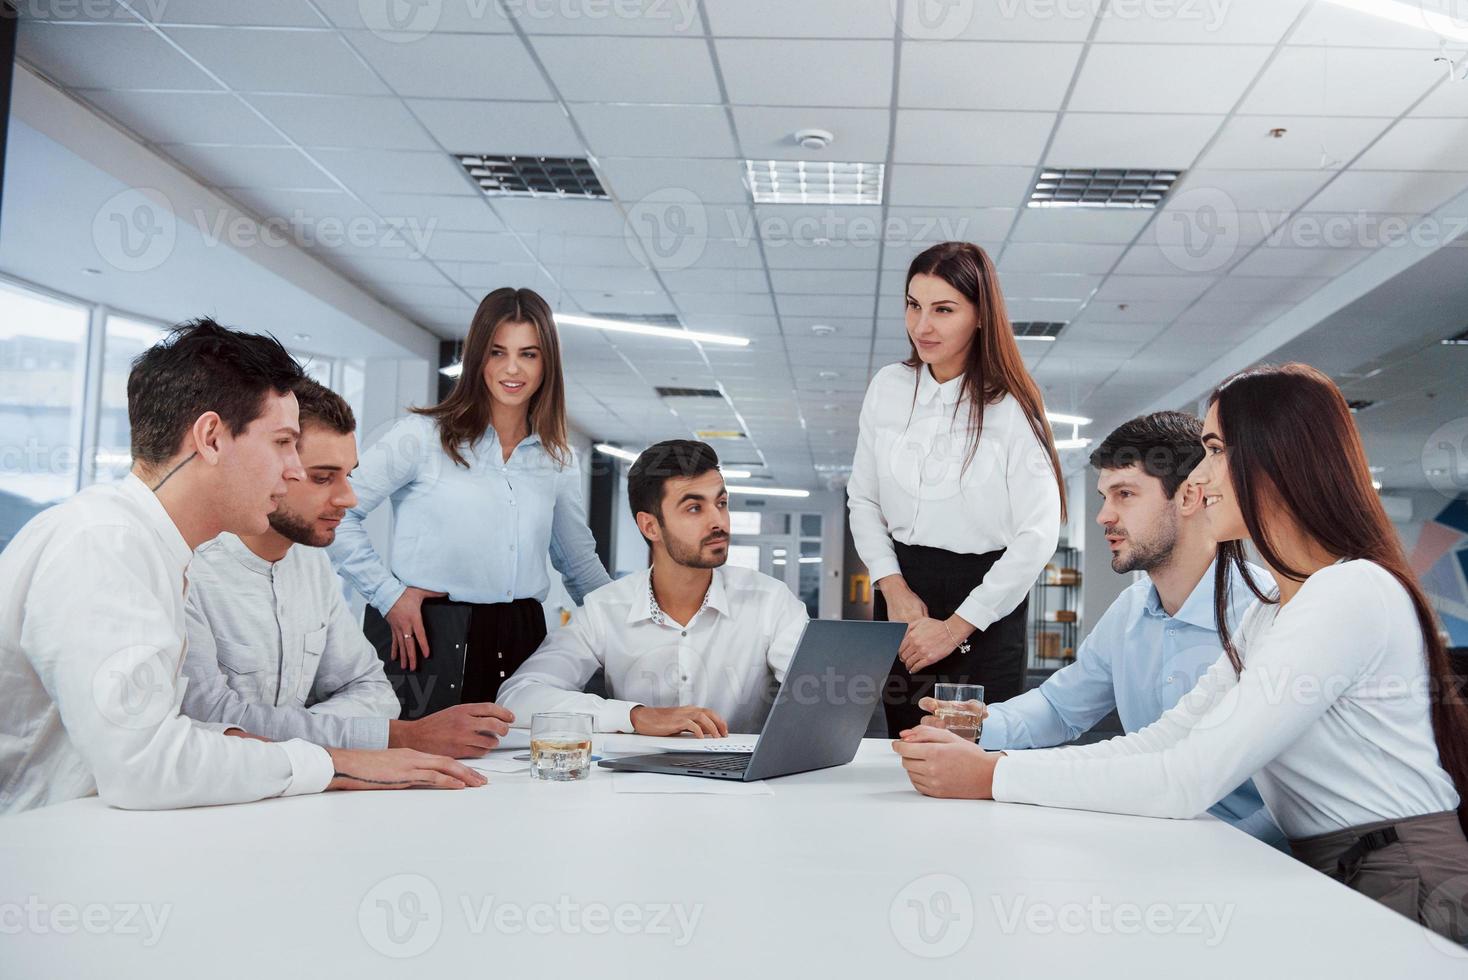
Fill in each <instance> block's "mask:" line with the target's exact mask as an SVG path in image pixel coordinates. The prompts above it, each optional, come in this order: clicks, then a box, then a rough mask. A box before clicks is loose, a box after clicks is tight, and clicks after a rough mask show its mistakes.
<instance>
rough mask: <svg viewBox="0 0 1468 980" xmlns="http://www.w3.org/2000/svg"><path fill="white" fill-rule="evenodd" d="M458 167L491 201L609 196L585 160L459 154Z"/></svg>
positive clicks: (583, 158) (589, 163)
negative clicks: (495, 199)
mask: <svg viewBox="0 0 1468 980" xmlns="http://www.w3.org/2000/svg"><path fill="white" fill-rule="evenodd" d="M458 159H459V163H460V165H461V166H463V168H464V170H465V171H467V172H468V174H469V176H470V177H472V178H473V179H474V182H475V183H476V184H478V185H479V187H480V189H481V190H483V191H484V193H485V194H488V195H490V196H492V197H585V198H598V199H606V198H607V197H608V196H609V195H608V194H607V192H606V191H605V190H604V189H603V188H602V186H601V181H599V180H597V179H596V171H594V170H592V169H591V162H590V161H588V160H587V159H586V158H585V157H521V156H486V155H481V154H476V153H464V154H459V157H458Z"/></svg>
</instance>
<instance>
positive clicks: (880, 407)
mask: <svg viewBox="0 0 1468 980" xmlns="http://www.w3.org/2000/svg"><path fill="white" fill-rule="evenodd" d="M906 306H907V336H908V340H909V342H910V343H911V344H912V354H911V356H909V357H908V359H907V360H905V361H903V362H902V363H900V364H890V365H888V366H887V367H884V368H883V369H882V370H880V371H878V372H877V374H876V376H875V377H874V378H873V379H872V383H871V385H870V387H868V388H867V394H866V400H865V401H864V402H863V403H862V408H861V430H860V435H859V437H858V441H857V449H856V459H855V461H854V462H853V464H852V468H851V481H850V483H849V484H848V486H847V497H848V505H849V507H850V512H851V536H852V539H853V540H854V541H855V543H856V549H857V552H858V553H859V554H860V555H861V558H862V561H864V562H865V563H866V566H867V569H868V571H869V573H870V575H871V579H872V581H873V582H875V583H876V585H877V588H878V593H877V596H876V602H875V609H874V616H875V618H877V619H884V620H892V621H894V622H904V623H907V624H908V630H907V636H906V637H905V638H904V640H903V641H902V647H901V650H900V651H899V654H898V657H899V660H900V663H899V664H896V665H894V667H893V669H892V673H891V675H890V676H889V677H888V679H887V685H886V688H885V689H884V691H883V694H882V703H883V706H884V708H885V711H886V716H887V727H888V730H889V731H890V732H891V733H892V734H894V735H895V734H896V733H897V732H899V731H901V730H902V729H904V728H910V727H912V726H913V725H916V724H917V723H918V721H919V719H920V718H921V717H922V713H923V712H922V709H921V708H919V707H918V701H919V700H920V699H921V698H922V697H923V696H925V695H927V694H928V693H929V692H931V690H932V687H933V685H934V684H935V683H938V682H950V681H951V682H958V683H970V684H983V685H984V689H985V699H986V700H987V701H991V702H998V701H1003V700H1006V699H1008V698H1011V697H1014V696H1015V695H1017V694H1019V693H1021V691H1022V690H1023V689H1024V671H1025V660H1026V649H1025V645H1026V637H1025V611H1026V608H1027V605H1028V603H1027V599H1028V597H1029V591H1030V587H1031V586H1032V585H1034V583H1035V579H1036V578H1037V577H1038V576H1039V574H1040V572H1041V570H1042V569H1043V568H1044V567H1045V564H1046V562H1048V561H1050V559H1051V558H1052V557H1053V556H1054V554H1055V544H1056V540H1057V539H1058V537H1059V534H1060V523H1061V521H1062V520H1063V519H1064V515H1065V489H1064V485H1063V483H1062V480H1061V477H1060V462H1059V459H1058V458H1057V457H1056V453H1055V442H1054V438H1053V436H1052V435H1051V432H1050V424H1049V422H1048V421H1047V420H1046V418H1045V406H1044V403H1043V401H1042V400H1041V397H1040V389H1039V386H1038V385H1036V384H1035V380H1034V379H1033V378H1031V377H1030V375H1029V372H1028V371H1026V370H1025V366H1024V361H1023V360H1022V359H1021V358H1020V353H1019V346H1018V345H1017V344H1016V343H1015V340H1014V331H1013V329H1012V328H1011V326H1010V323H1009V316H1008V314H1007V313H1006V312H1005V309H1004V298H1003V296H1002V295H1000V292H999V279H998V274H997V273H996V272H995V270H994V264H993V262H992V261H991V260H990V259H989V256H988V254H987V253H985V251H984V250H983V249H982V248H980V247H979V246H977V245H972V244H969V243H967V242H944V243H942V244H940V245H934V246H933V247H932V248H929V249H927V250H926V251H924V252H923V253H922V254H920V255H918V256H917V258H915V259H913V261H912V264H911V265H910V266H909V267H908V270H907V283H906Z"/></svg>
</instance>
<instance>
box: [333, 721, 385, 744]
mask: <svg viewBox="0 0 1468 980" xmlns="http://www.w3.org/2000/svg"><path fill="white" fill-rule="evenodd" d="M387 726H388V719H386V718H349V719H347V742H348V744H347V745H344V746H342V748H347V749H385V748H387Z"/></svg>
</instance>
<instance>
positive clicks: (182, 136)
mask: <svg viewBox="0 0 1468 980" xmlns="http://www.w3.org/2000/svg"><path fill="white" fill-rule="evenodd" d="M78 94H80V95H81V96H82V97H83V98H85V99H86V100H87V101H88V102H90V103H92V104H93V105H94V106H96V107H97V108H98V109H100V110H101V111H102V112H103V113H105V114H106V115H108V116H111V117H112V118H113V119H115V120H117V121H118V122H119V123H121V124H122V125H124V126H126V127H127V128H128V129H131V130H132V131H133V132H134V133H136V134H138V135H139V136H140V137H142V138H143V139H145V140H148V141H149V142H153V143H221V144H222V143H228V144H233V145H236V146H272V145H282V144H284V143H285V140H284V139H283V138H282V137H281V135H280V134H279V133H277V132H276V131H275V130H273V129H271V128H270V126H269V125H268V124H267V123H266V122H265V121H264V120H263V119H261V118H260V117H259V116H257V115H256V114H255V113H253V112H251V111H250V109H249V107H248V106H246V105H244V104H243V103H242V102H240V100H239V99H238V98H236V97H235V96H234V95H231V94H229V93H227V92H128V91H121V92H109V91H103V90H100V89H96V90H84V91H82V92H80V93H78Z"/></svg>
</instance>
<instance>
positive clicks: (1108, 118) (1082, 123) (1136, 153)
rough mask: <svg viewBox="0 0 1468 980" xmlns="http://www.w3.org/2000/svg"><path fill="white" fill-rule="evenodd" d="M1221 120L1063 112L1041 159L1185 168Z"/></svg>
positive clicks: (1051, 164) (1048, 163) (1062, 164)
mask: <svg viewBox="0 0 1468 980" xmlns="http://www.w3.org/2000/svg"><path fill="white" fill-rule="evenodd" d="M1222 120H1223V117H1222V116H1212V115H1179V114H1175V113H1128V112H1067V113H1065V115H1063V116H1061V118H1060V125H1059V126H1058V127H1056V130H1055V139H1054V141H1053V142H1052V143H1051V145H1050V150H1049V152H1048V153H1047V154H1046V156H1045V159H1044V160H1043V161H1041V162H1043V163H1044V164H1045V166H1047V167H1138V168H1147V169H1167V168H1175V169H1186V168H1187V167H1190V166H1192V165H1193V161H1194V160H1195V159H1196V158H1197V156H1198V154H1199V153H1200V152H1201V151H1202V149H1203V147H1204V146H1205V145H1207V143H1208V141H1209V140H1210V139H1212V138H1213V134H1214V133H1215V132H1217V131H1218V125H1219V123H1220V122H1221V121H1222Z"/></svg>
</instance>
